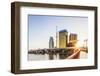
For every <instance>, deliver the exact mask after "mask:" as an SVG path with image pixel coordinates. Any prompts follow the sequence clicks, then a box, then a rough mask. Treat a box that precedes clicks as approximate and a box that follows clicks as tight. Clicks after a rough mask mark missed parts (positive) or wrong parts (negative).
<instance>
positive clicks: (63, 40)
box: [59, 30, 68, 48]
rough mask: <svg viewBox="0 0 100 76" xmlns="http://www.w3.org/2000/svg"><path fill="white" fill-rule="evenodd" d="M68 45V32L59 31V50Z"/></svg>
mask: <svg viewBox="0 0 100 76" xmlns="http://www.w3.org/2000/svg"><path fill="white" fill-rule="evenodd" d="M67 43H68V32H67V30H61V31H59V48H66V47H67Z"/></svg>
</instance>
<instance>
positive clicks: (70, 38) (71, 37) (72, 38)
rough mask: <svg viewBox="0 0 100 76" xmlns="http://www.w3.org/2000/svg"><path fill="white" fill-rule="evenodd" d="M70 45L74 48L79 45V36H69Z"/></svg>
mask: <svg viewBox="0 0 100 76" xmlns="http://www.w3.org/2000/svg"><path fill="white" fill-rule="evenodd" d="M69 43H70V44H72V46H75V45H76V43H77V34H74V33H71V34H70V35H69Z"/></svg>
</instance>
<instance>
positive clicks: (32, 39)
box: [28, 15, 88, 49]
mask: <svg viewBox="0 0 100 76" xmlns="http://www.w3.org/2000/svg"><path fill="white" fill-rule="evenodd" d="M56 26H57V27H58V28H57V31H60V30H63V29H66V30H67V31H68V33H76V34H78V40H79V41H78V43H79V45H82V44H83V41H84V40H85V39H87V38H88V18H87V17H68V16H43V15H29V16H28V30H29V49H38V48H48V47H49V38H50V36H53V38H54V43H56Z"/></svg>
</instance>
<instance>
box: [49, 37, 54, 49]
mask: <svg viewBox="0 0 100 76" xmlns="http://www.w3.org/2000/svg"><path fill="white" fill-rule="evenodd" d="M49 48H54V40H53V37H50V39H49Z"/></svg>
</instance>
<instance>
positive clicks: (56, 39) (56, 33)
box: [56, 26, 57, 48]
mask: <svg viewBox="0 0 100 76" xmlns="http://www.w3.org/2000/svg"><path fill="white" fill-rule="evenodd" d="M56 48H57V26H56Z"/></svg>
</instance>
